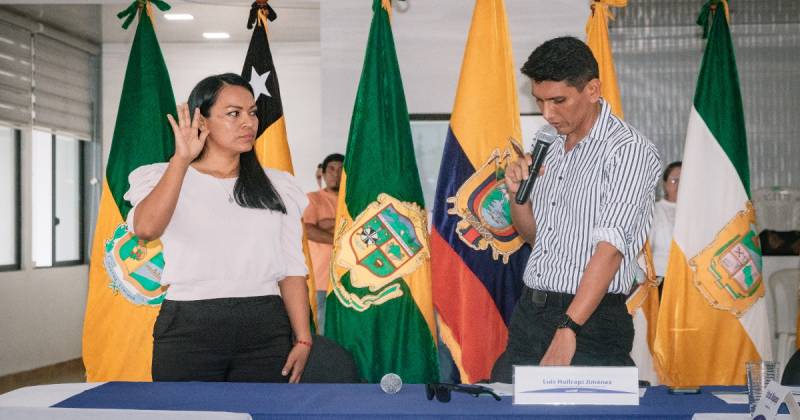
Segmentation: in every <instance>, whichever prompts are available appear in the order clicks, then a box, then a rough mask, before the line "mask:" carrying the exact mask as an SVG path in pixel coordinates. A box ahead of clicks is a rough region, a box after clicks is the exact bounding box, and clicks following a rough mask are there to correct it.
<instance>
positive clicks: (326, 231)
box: [303, 153, 344, 334]
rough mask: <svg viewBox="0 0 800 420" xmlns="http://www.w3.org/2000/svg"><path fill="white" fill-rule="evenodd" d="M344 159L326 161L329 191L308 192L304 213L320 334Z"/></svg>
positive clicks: (336, 155) (332, 156)
mask: <svg viewBox="0 0 800 420" xmlns="http://www.w3.org/2000/svg"><path fill="white" fill-rule="evenodd" d="M343 163H344V156H343V155H341V154H339V153H333V154H330V155H328V156H327V157H325V160H323V161H322V179H323V180H324V181H325V188H321V189H320V190H318V191H314V192H310V193H308V201H309V204H308V207H306V210H305V212H304V213H303V224H304V225H305V228H306V236H307V237H308V249H309V251H310V253H311V266H312V270H314V282H315V283H316V288H317V333H318V334H322V333H323V332H324V328H325V298H326V295H327V293H328V283H329V282H330V264H331V254H332V253H333V227H334V221H335V220H336V205H337V201H338V199H339V181H340V180H341V176H342V164H343Z"/></svg>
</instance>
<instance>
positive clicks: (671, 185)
mask: <svg viewBox="0 0 800 420" xmlns="http://www.w3.org/2000/svg"><path fill="white" fill-rule="evenodd" d="M680 182H681V167H680V166H678V167H675V168H672V170H670V171H669V173H668V174H667V180H666V181H664V200H667V201H669V202H671V203H674V202H675V200H677V199H678V185H680Z"/></svg>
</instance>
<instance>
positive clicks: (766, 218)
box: [752, 186, 800, 232]
mask: <svg viewBox="0 0 800 420" xmlns="http://www.w3.org/2000/svg"><path fill="white" fill-rule="evenodd" d="M752 197H753V206H754V207H755V209H756V219H757V222H758V230H759V232H760V231H762V230H764V229H770V230H777V231H789V230H800V189H797V188H791V187H778V186H776V187H767V188H760V189H757V190H755V191H753V196H752Z"/></svg>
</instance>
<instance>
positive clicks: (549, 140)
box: [514, 124, 558, 204]
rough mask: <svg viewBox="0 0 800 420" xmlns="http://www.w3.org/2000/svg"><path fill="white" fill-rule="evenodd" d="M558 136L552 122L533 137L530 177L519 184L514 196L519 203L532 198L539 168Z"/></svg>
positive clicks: (529, 167) (529, 168)
mask: <svg viewBox="0 0 800 420" xmlns="http://www.w3.org/2000/svg"><path fill="white" fill-rule="evenodd" d="M557 138H558V132H557V131H556V129H555V128H553V126H552V125H550V124H547V125H545V126H544V127H542V128H541V129H539V131H537V132H536V135H535V136H534V137H533V140H534V144H533V150H532V151H531V161H532V162H531V166H528V179H526V180H524V181H522V183H521V184H520V185H519V190H517V196H516V197H514V201H516V202H517V204H525V202H526V201H528V198H530V196H531V191H532V190H533V182H534V181H536V176H537V175H539V169H540V168H541V167H542V162H544V157H545V155H546V154H547V149H549V148H550V145H551V144H553V142H554V141H556V139H557Z"/></svg>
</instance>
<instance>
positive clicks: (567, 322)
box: [556, 314, 582, 336]
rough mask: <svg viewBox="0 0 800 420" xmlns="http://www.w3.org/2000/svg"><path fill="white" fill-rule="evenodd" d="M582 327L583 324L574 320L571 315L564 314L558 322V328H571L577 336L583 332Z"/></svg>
mask: <svg viewBox="0 0 800 420" xmlns="http://www.w3.org/2000/svg"><path fill="white" fill-rule="evenodd" d="M581 327H582V326H581V325H580V324H578V323H577V322H575V321H573V320H572V318H570V317H569V315H567V314H564V315H563V316H562V317H561V320H560V321H559V322H558V326H557V327H556V329H559V330H560V329H562V328H569V329H571V330H572V331H573V332H575V335H576V336H577V335H578V334H580V333H581Z"/></svg>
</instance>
